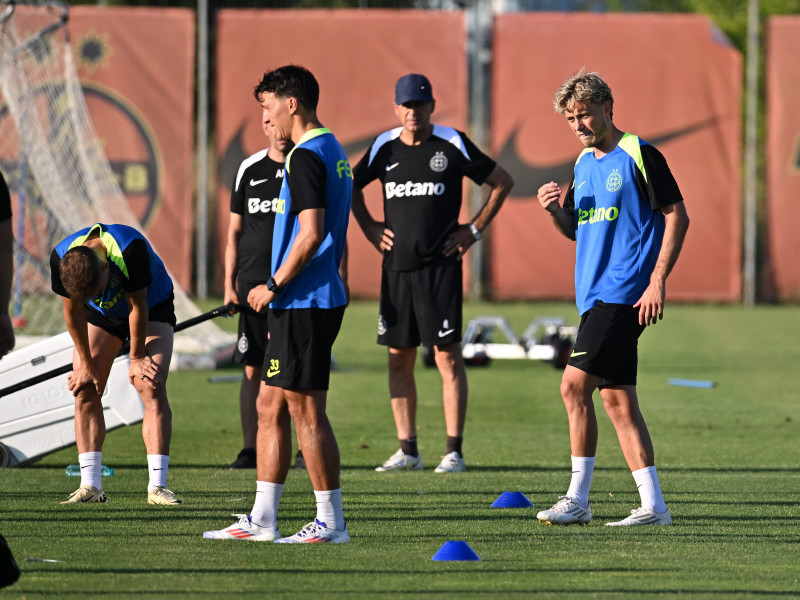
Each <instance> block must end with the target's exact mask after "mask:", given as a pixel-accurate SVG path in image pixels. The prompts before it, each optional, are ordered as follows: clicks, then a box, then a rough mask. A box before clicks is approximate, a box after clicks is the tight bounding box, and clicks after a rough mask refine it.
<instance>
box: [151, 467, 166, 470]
mask: <svg viewBox="0 0 800 600" xmlns="http://www.w3.org/2000/svg"><path fill="white" fill-rule="evenodd" d="M163 470H164V467H161V468H158V469H153V471H163Z"/></svg>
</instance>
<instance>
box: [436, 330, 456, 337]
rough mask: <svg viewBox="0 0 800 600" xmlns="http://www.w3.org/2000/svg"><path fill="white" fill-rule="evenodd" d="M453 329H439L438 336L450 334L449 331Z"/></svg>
mask: <svg viewBox="0 0 800 600" xmlns="http://www.w3.org/2000/svg"><path fill="white" fill-rule="evenodd" d="M454 331H455V329H448V330H446V331H442V330H441V329H440V330H439V337H444V336H446V335H450V334H451V333H453V332H454Z"/></svg>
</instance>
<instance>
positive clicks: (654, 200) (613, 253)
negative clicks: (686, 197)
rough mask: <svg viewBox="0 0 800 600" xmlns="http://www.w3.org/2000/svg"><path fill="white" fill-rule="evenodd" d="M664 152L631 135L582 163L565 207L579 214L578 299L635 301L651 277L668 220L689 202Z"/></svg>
mask: <svg viewBox="0 0 800 600" xmlns="http://www.w3.org/2000/svg"><path fill="white" fill-rule="evenodd" d="M682 200H683V198H682V197H681V193H680V190H679V189H678V184H677V183H676V182H675V179H674V177H673V176H672V173H671V172H670V170H669V167H668V166H667V161H666V160H665V159H664V156H663V155H662V154H661V153H660V152H659V151H658V150H656V148H655V147H653V146H651V145H650V144H648V143H647V142H645V141H643V140H640V139H639V138H638V137H637V136H635V135H632V134H630V133H626V134H624V135H623V137H622V139H621V140H620V142H619V144H618V145H617V147H616V148H615V149H614V150H612V151H611V152H609V153H608V154H606V155H605V156H603V157H601V158H596V157H595V156H594V152H593V149H592V148H586V149H585V150H584V151H583V152H582V153H581V155H580V156H579V157H578V160H577V161H576V163H575V169H574V179H573V181H572V185H571V186H570V189H569V190H568V192H567V195H566V197H565V199H564V207H563V208H564V210H567V211H571V212H572V213H573V216H574V219H575V240H576V242H577V246H576V250H575V302H576V304H577V305H578V311H579V312H580V314H583V313H585V312H586V311H587V310H589V309H590V308H591V307H592V306H594V304H595V303H596V302H597V301H598V300H602V301H603V302H608V303H614V304H629V305H633V304H635V303H636V302H638V301H639V299H640V298H641V296H642V294H643V293H644V290H645V289H646V288H647V286H648V284H649V282H650V275H651V274H652V272H653V269H654V268H655V264H656V260H657V259H658V253H659V251H660V250H661V242H662V240H663V237H664V227H665V220H664V215H663V214H662V213H661V211H660V209H661V208H663V207H665V206H669V205H670V204H675V203H676V202H680V201H682Z"/></svg>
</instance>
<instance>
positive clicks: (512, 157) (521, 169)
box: [234, 117, 719, 199]
mask: <svg viewBox="0 0 800 600" xmlns="http://www.w3.org/2000/svg"><path fill="white" fill-rule="evenodd" d="M717 121H719V118H718V117H711V118H709V119H705V120H704V121H698V122H696V123H694V124H692V125H687V126H686V127H681V128H679V129H675V130H673V131H668V132H666V133H662V134H661V135H653V136H650V135H640V136H639V137H640V138H642V139H643V140H645V141H647V142H649V143H651V144H653V145H654V146H659V145H661V144H665V143H666V142H669V141H672V140H674V139H677V138H680V137H683V136H686V135H689V134H691V133H695V132H697V131H700V130H701V129H706V128H708V127H711V126H713V125H715V124H716V123H717ZM520 129H522V122H519V123H517V125H516V126H515V127H514V129H513V130H512V132H511V135H510V136H508V139H507V140H506V143H505V144H504V145H503V148H502V149H501V150H500V152H499V154H498V155H497V158H496V160H497V164H499V165H503V168H504V169H505V170H506V171H508V174H509V175H511V177H512V178H513V179H514V187H513V188H512V190H511V193H510V194H509V197H510V198H519V199H522V198H531V197H533V198H535V197H536V194H537V193H538V191H539V187H540V186H541V185H542V182H546V181H555V182H558V183H562V184H563V183H569V182H570V181H572V176H573V173H574V167H575V157H577V155H578V151H576V152H575V155H574V156H573V157H571V158H570V159H568V160H566V161H564V162H562V163H555V164H549V165H547V164H541V163H529V162H526V161H524V160H523V159H522V157H520V155H519V153H518V152H517V135H518V134H519V131H520ZM234 175H235V173H234Z"/></svg>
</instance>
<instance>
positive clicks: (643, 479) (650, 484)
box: [631, 467, 667, 513]
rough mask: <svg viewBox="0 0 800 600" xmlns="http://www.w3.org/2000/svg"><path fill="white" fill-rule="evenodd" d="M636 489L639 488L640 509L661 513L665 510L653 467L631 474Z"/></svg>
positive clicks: (665, 506)
mask: <svg viewBox="0 0 800 600" xmlns="http://www.w3.org/2000/svg"><path fill="white" fill-rule="evenodd" d="M631 475H633V480H634V481H635V482H636V487H638V488H639V496H641V498H642V507H643V508H649V509H650V510H652V511H654V512H657V513H663V512H664V511H665V510H667V505H666V504H665V503H664V496H663V495H662V494H661V486H660V485H659V484H658V475H657V474H656V468H655V467H645V468H644V469H639V470H638V471H634V472H633V473H631Z"/></svg>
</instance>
